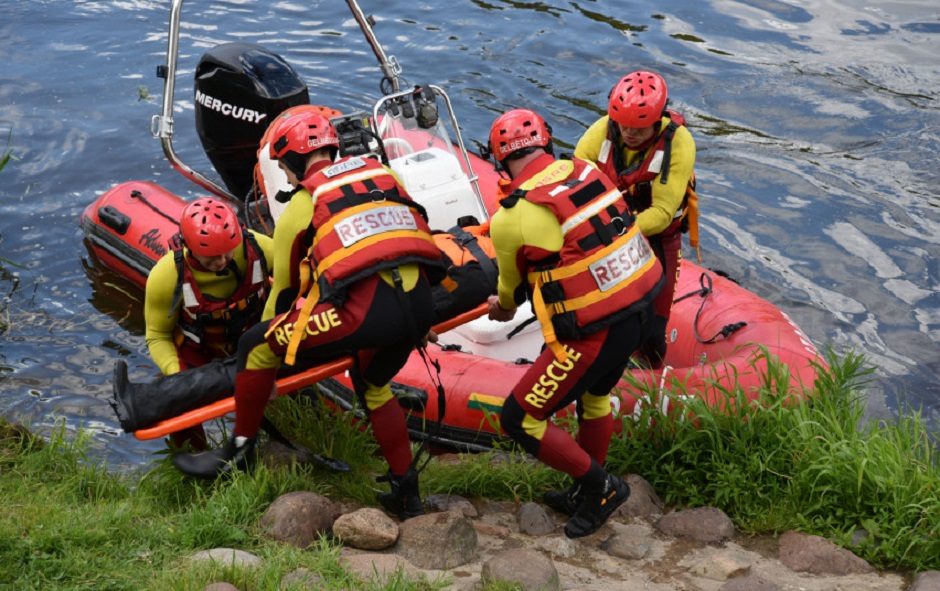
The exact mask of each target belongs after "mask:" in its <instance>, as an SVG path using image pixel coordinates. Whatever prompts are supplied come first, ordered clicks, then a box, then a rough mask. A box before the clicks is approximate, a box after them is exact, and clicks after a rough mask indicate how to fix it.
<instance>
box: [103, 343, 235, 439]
mask: <svg viewBox="0 0 940 591" xmlns="http://www.w3.org/2000/svg"><path fill="white" fill-rule="evenodd" d="M235 369H236V363H235V359H234V358H233V359H226V360H224V361H223V360H221V359H217V360H215V361H212V362H210V363H207V364H205V365H202V366H199V367H195V368H193V369H187V370H186V371H181V372H179V373H176V374H173V375H169V376H162V377H159V378H157V379H156V380H154V381H153V382H151V383H149V384H135V383H132V382H130V381H129V380H128V379H127V364H126V363H125V362H124V361H123V360H118V361H117V362H116V363H115V364H114V377H113V383H112V385H113V388H114V400H112V401H110V403H111V408H113V409H114V412H115V414H116V415H117V417H118V420H119V421H120V422H121V428H122V429H124V432H125V433H133V432H134V431H137V430H138V429H144V428H146V427H151V426H153V425H155V424H156V423H159V422H160V421H162V420H164V419H169V418H172V417H175V416H179V415H181V414H183V413H184V412H186V411H190V410H193V409H195V408H199V407H201V406H205V405H207V404H211V403H213V402H215V401H216V400H221V399H222V398H225V397H226V396H230V395H231V394H232V392H233V391H234V390H235Z"/></svg>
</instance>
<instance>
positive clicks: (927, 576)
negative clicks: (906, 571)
mask: <svg viewBox="0 0 940 591" xmlns="http://www.w3.org/2000/svg"><path fill="white" fill-rule="evenodd" d="M909 591H940V570H928V571H924V572H922V573H918V575H917V577H915V578H914V582H913V583H912V584H911V588H910V590H909Z"/></svg>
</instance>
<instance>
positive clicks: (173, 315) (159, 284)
mask: <svg viewBox="0 0 940 591" xmlns="http://www.w3.org/2000/svg"><path fill="white" fill-rule="evenodd" d="M176 282H177V274H176V264H175V263H174V261H173V253H172V252H170V253H167V254H166V255H164V256H163V257H162V258H161V259H160V260H159V261H157V264H156V265H154V266H153V269H151V270H150V275H148V276H147V286H146V288H145V291H144V323H145V325H146V329H145V337H146V339H147V349H148V350H149V351H150V357H151V359H153V362H154V363H155V364H157V367H159V368H160V371H161V372H163V374H164V375H170V374H174V373H177V372H179V370H180V362H179V355H178V353H177V351H176V344H175V343H174V341H173V331H174V330H175V329H176V323H177V319H178V317H179V306H177V307H176V309H171V308H170V306H171V305H172V304H173V292H174V291H175V290H176Z"/></svg>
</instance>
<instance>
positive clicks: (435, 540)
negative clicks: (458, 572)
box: [395, 511, 479, 570]
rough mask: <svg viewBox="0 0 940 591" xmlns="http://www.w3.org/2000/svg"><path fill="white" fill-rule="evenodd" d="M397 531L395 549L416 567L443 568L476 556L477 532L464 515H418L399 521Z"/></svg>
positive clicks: (470, 559)
mask: <svg viewBox="0 0 940 591" xmlns="http://www.w3.org/2000/svg"><path fill="white" fill-rule="evenodd" d="M399 531H400V534H399V536H398V544H397V545H396V546H395V549H396V552H397V553H398V554H400V555H401V556H403V557H405V558H406V559H408V560H409V561H410V562H411V563H412V564H414V565H415V566H417V567H420V568H426V569H435V570H446V569H450V568H454V567H456V566H460V565H462V564H467V563H468V562H473V561H474V560H476V559H477V554H478V552H479V549H478V547H477V532H476V530H475V529H474V528H473V522H471V521H470V520H469V519H467V518H466V517H464V516H463V515H459V514H457V513H452V512H449V511H446V512H444V513H429V514H427V515H419V516H418V517H413V518H412V519H409V520H407V521H404V522H402V523H401V525H399Z"/></svg>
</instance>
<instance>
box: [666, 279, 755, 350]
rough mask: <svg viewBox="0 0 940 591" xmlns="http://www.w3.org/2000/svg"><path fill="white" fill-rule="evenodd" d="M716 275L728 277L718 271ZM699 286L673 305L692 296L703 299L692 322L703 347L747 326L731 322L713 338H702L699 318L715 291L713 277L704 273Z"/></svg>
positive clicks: (697, 338)
mask: <svg viewBox="0 0 940 591" xmlns="http://www.w3.org/2000/svg"><path fill="white" fill-rule="evenodd" d="M716 273H718V274H719V275H722V276H727V275H723V274H722V273H720V272H717V271H716ZM735 283H737V282H735ZM699 285H700V286H701V287H700V288H699V289H696V290H695V291H691V292H689V293H687V294H684V295H681V296H679V297H678V298H676V299H674V300H673V301H672V303H673V305H675V304H677V303H679V302H681V301H682V300H684V299H687V298H690V297H692V296H696V295H697V296H701V297H702V302H701V303H700V304H699V307H698V310H697V311H696V312H695V320H694V321H693V322H692V330H693V331H695V340H696V341H698V342H700V343H702V344H703V345H708V344H710V343H714V342H715V341H717V340H718V339H727V338H728V337H730V336H731V335H733V334H734V333H736V332H737V331H739V330H741V329H742V328H744V327H745V326H747V322H744V321H743V320H741V321H738V322H731V323H729V324H726V325H724V326H723V327H722V328H721V330H719V331H718V332H716V333H715V334H713V335H712V336H711V337H709V338H707V339H705V338H702V335H701V334H700V333H699V331H698V321H699V317H700V316H701V315H702V310H703V309H705V301H706V300H707V299H708V296H709V295H711V294H712V292H713V291H714V290H713V289H712V278H711V275H709V274H708V273H702V275H701V277H699Z"/></svg>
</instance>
